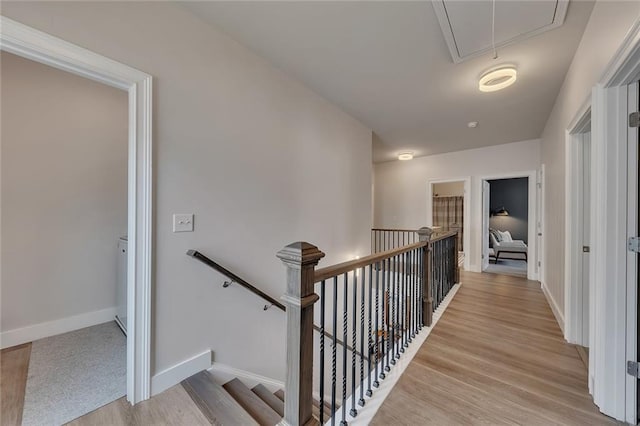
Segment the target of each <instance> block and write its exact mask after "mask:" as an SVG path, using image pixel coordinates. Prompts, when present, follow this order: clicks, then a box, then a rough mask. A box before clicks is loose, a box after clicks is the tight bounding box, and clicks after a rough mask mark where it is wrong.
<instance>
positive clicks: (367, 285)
mask: <svg viewBox="0 0 640 426" xmlns="http://www.w3.org/2000/svg"><path fill="white" fill-rule="evenodd" d="M417 234H418V240H419V241H417V242H415V243H412V244H409V245H405V246H402V247H398V248H394V249H392V250H387V251H383V252H380V253H375V254H372V255H371V256H367V257H364V258H362V259H357V260H352V261H349V262H344V263H341V264H338V265H334V266H329V267H326V268H322V269H316V266H317V264H318V262H319V261H320V259H321V258H322V257H324V253H323V252H322V251H320V250H319V249H318V248H317V247H316V246H314V245H312V244H309V243H305V242H298V243H293V244H290V245H288V246H286V247H285V248H284V249H283V250H281V251H280V252H278V257H279V258H280V259H281V260H282V261H283V263H284V264H285V265H286V267H287V290H286V293H285V295H284V296H283V298H282V300H283V301H284V303H285V305H286V306H287V376H286V381H285V386H286V397H285V417H284V423H285V424H290V425H303V424H306V423H307V422H308V421H309V420H310V419H311V410H312V406H313V399H312V398H313V397H312V393H313V389H314V386H313V383H314V374H315V373H314V367H313V359H314V352H315V353H316V355H317V356H318V360H319V366H318V367H319V368H318V377H317V379H316V380H317V383H318V386H317V389H319V399H320V406H323V404H324V400H325V398H326V397H325V394H326V395H327V398H329V399H330V403H329V405H330V407H331V417H330V419H326V418H324V413H323V412H322V411H320V413H319V417H320V419H319V420H320V423H324V422H326V421H329V420H330V421H331V424H332V425H333V424H335V423H336V422H337V421H339V422H340V423H341V424H347V422H346V413H347V412H348V413H349V415H350V416H351V417H356V416H357V414H358V407H363V406H364V405H365V404H366V399H365V396H366V397H371V396H372V395H373V392H374V391H375V389H376V388H377V387H378V386H379V384H380V380H384V379H385V378H386V374H387V373H388V372H389V371H391V369H392V368H393V367H394V365H396V362H397V360H398V359H399V358H400V357H401V356H402V354H403V353H404V352H405V350H406V348H407V347H408V346H409V344H410V343H411V342H412V341H413V339H415V337H416V335H417V334H418V333H419V332H420V330H421V329H422V327H423V326H430V325H431V323H432V314H433V310H434V309H435V307H436V305H437V304H439V303H441V302H442V299H443V298H444V296H446V293H448V291H449V290H450V289H451V288H452V287H453V285H454V284H455V283H456V282H457V281H458V277H459V274H458V273H457V265H458V263H457V261H456V258H457V251H456V246H455V244H456V243H455V241H456V235H457V233H456V232H448V233H443V234H440V235H437V236H436V235H432V234H433V232H432V230H431V229H429V228H421V229H420V230H418V231H417ZM432 237H433V238H432ZM316 286H317V287H316ZM316 290H318V292H319V295H318V294H316ZM434 294H435V295H437V296H438V302H437V304H436V303H434V300H433V295H434ZM316 302H319V311H320V312H319V318H320V319H319V321H320V323H319V326H320V329H321V330H323V331H324V330H325V329H326V328H329V329H332V330H333V334H334V336H338V335H341V336H342V339H343V341H345V342H350V343H351V346H352V347H354V348H359V349H360V352H361V353H363V354H366V355H367V356H368V359H364V358H359V359H358V358H356V356H355V354H353V353H352V354H351V356H349V354H347V351H346V350H345V349H344V348H343V349H342V350H341V351H340V352H338V348H337V346H336V345H335V344H333V345H332V346H331V347H330V348H329V350H328V351H327V350H326V348H325V346H324V341H323V339H321V340H320V342H319V347H317V348H314V341H313V324H314V307H315V306H317V305H316ZM339 314H340V315H339ZM339 319H340V320H341V321H340V320H339ZM327 358H329V365H327ZM329 368H330V369H329ZM329 395H330V396H329ZM338 402H340V403H341V411H340V413H338V409H337V407H338ZM356 402H357V404H356ZM337 414H339V415H340V417H341V418H337V417H338V415H337Z"/></svg>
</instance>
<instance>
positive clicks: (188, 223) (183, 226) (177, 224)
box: [173, 213, 193, 232]
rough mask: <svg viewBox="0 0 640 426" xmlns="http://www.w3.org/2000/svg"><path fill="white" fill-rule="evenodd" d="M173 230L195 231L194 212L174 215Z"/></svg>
mask: <svg viewBox="0 0 640 426" xmlns="http://www.w3.org/2000/svg"><path fill="white" fill-rule="evenodd" d="M173 232H193V213H189V214H182V213H181V214H178V213H175V214H174V215H173Z"/></svg>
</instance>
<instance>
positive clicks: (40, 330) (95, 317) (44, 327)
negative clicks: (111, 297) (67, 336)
mask: <svg viewBox="0 0 640 426" xmlns="http://www.w3.org/2000/svg"><path fill="white" fill-rule="evenodd" d="M116 312H117V309H116V308H115V307H113V308H106V309H101V310H99V311H93V312H85V313H83V314H79V315H74V316H72V317H67V318H62V319H58V320H53V321H47V322H41V323H39V324H33V325H29V326H27V327H23V328H16V329H14V330H8V331H4V332H2V333H1V334H0V349H4V348H10V347H11V346H15V345H21V344H23V343H27V342H33V341H34V340H38V339H44V338H45V337H51V336H55V335H57V334H62V333H67V332H69V331H74V330H79V329H81V328H85V327H91V326H92V325H98V324H103V323H105V322H109V321H113V318H114V317H115V316H116Z"/></svg>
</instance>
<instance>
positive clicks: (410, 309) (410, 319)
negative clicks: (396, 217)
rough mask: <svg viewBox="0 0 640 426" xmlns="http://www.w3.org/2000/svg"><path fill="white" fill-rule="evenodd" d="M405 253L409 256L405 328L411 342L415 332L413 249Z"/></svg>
mask: <svg viewBox="0 0 640 426" xmlns="http://www.w3.org/2000/svg"><path fill="white" fill-rule="evenodd" d="M407 255H408V256H409V277H408V282H409V284H408V285H407V287H408V288H407V290H408V293H407V296H408V297H407V299H409V301H408V302H407V304H408V307H407V309H408V315H407V316H408V323H409V325H408V330H407V341H408V342H409V343H411V342H413V338H414V337H415V333H414V332H413V310H414V308H413V277H414V271H413V267H414V264H413V262H414V258H413V250H411V251H410V252H409V253H407Z"/></svg>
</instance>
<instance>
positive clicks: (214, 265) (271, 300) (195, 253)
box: [187, 250, 367, 359]
mask: <svg viewBox="0 0 640 426" xmlns="http://www.w3.org/2000/svg"><path fill="white" fill-rule="evenodd" d="M187 255H188V256H191V257H193V258H194V259H198V260H199V261H200V262H202V263H204V264H205V265H207V266H210V267H211V268H213V269H215V270H216V271H218V272H220V273H221V274H223V275H226V276H227V277H228V278H230V279H231V280H233V282H235V283H238V284H240V285H241V286H242V287H244V288H246V289H247V290H249V291H251V292H252V293H255V294H257V295H258V296H260V297H262V298H263V299H264V300H266V301H267V302H269V303H270V304H271V305H273V306H275V307H276V308H278V309H280V310H281V311H283V312H286V310H287V308H286V307H285V306H284V305H283V304H282V303H280V302H278V301H277V300H276V299H274V298H273V297H271V296H269V295H268V294H266V293H265V292H263V291H261V290H259V289H258V288H256V287H255V286H253V285H251V284H249V283H248V282H247V281H245V280H243V279H242V278H240V277H239V276H237V275H236V274H234V273H233V272H231V271H229V270H228V269H227V268H225V267H224V266H222V265H220V264H219V263H216V262H215V261H213V260H211V259H209V258H208V257H207V256H205V255H204V254H202V253H200V252H199V251H197V250H189V251H187ZM267 308H268V305H267V306H265V309H267ZM313 329H314V330H316V331H317V332H319V333H320V332H321V329H320V327H318V326H317V325H315V324H314V325H313ZM322 334H324V336H325V337H327V338H329V339H333V335H332V334H331V333H329V332H328V331H326V330H325V331H324V333H322ZM336 342H337V343H338V344H339V345H342V346H344V347H346V348H347V349H348V350H350V351H352V352H355V353H356V355H358V356H361V357H363V358H364V359H367V357H366V356H364V355H363V354H361V353H360V352H359V351H357V350H356V349H354V348H352V347H351V346H349V345H348V344H345V343H344V342H343V341H342V340H340V339H336Z"/></svg>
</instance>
